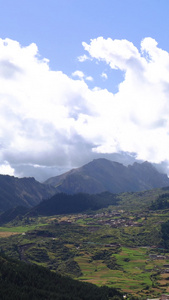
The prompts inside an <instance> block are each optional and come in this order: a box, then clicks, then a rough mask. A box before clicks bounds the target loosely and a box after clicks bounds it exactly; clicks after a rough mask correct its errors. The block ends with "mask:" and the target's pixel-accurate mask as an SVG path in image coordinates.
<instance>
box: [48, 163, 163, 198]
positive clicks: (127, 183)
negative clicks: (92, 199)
mask: <svg viewBox="0 0 169 300" xmlns="http://www.w3.org/2000/svg"><path fill="white" fill-rule="evenodd" d="M44 183H45V184H48V185H51V186H53V187H55V188H56V189H57V191H58V192H64V193H69V194H75V193H80V192H81V193H89V194H97V193H101V192H104V191H109V192H111V193H122V192H137V191H143V190H150V189H153V188H160V187H165V186H169V178H168V177H167V175H166V174H161V173H159V172H158V171H157V169H156V168H155V167H154V166H153V165H152V164H151V163H149V162H143V163H137V162H135V163H134V164H133V165H129V166H127V167H126V166H124V165H122V164H121V163H118V162H114V161H110V160H107V159H104V158H100V159H95V160H93V161H92V162H90V163H88V164H86V165H84V166H82V167H81V168H77V169H73V170H71V171H69V172H67V173H64V174H62V175H60V176H56V177H52V178H49V179H48V180H47V181H45V182H44Z"/></svg>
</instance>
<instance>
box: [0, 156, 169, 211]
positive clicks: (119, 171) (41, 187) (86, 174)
mask: <svg viewBox="0 0 169 300" xmlns="http://www.w3.org/2000/svg"><path fill="white" fill-rule="evenodd" d="M166 186H169V178H168V177H167V175H166V174H161V173H159V172H158V171H157V169H156V168H155V167H154V166H153V165H152V164H150V163H148V162H144V163H136V162H135V163H134V164H133V165H129V166H127V167H126V166H124V165H122V164H121V163H118V162H114V161H110V160H107V159H103V158H101V159H95V160H93V161H92V162H89V163H88V164H86V165H84V166H82V167H81V168H77V169H73V170H71V171H69V172H67V173H64V174H62V175H60V176H56V177H52V178H49V179H48V180H47V181H45V182H44V183H40V182H38V181H36V180H35V179H34V178H16V177H13V176H8V175H0V212H4V211H6V210H9V209H12V208H14V207H17V206H24V207H27V208H31V207H34V206H36V205H38V204H39V203H40V202H41V201H42V200H43V199H50V198H51V197H52V196H54V195H55V194H57V193H67V194H77V193H87V194H99V193H102V192H105V191H108V192H110V193H114V194H118V193H123V192H137V191H143V190H150V189H154V188H160V187H166Z"/></svg>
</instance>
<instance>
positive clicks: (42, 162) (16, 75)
mask: <svg viewBox="0 0 169 300" xmlns="http://www.w3.org/2000/svg"><path fill="white" fill-rule="evenodd" d="M83 47H84V50H85V51H87V52H88V55H86V54H85V55H84V56H83V58H84V59H81V60H80V59H79V61H85V59H86V58H88V57H89V58H90V60H91V62H90V63H92V64H94V62H97V63H99V61H104V62H105V63H107V64H108V65H109V66H110V67H111V68H112V69H119V70H121V71H122V72H124V74H125V76H124V80H123V81H122V82H121V83H120V85H119V90H118V92H117V93H115V94H113V93H111V92H109V91H108V90H106V89H101V88H99V87H98V88H94V89H90V88H89V87H88V85H87V84H86V82H85V81H84V80H83V79H85V80H86V81H87V80H92V79H93V78H92V77H90V76H88V77H87V76H85V75H84V73H83V72H82V71H75V72H74V73H72V76H73V77H75V76H76V77H78V78H79V79H80V80H77V78H74V79H73V78H70V77H68V76H67V75H66V74H64V73H63V72H61V71H53V70H51V69H50V68H49V64H48V62H49V61H48V60H47V59H41V57H40V55H39V53H38V48H37V46H36V45H35V44H31V45H29V46H27V47H22V46H21V45H20V44H19V43H18V42H16V41H13V40H10V39H5V40H2V39H0V172H1V173H3V174H4V172H6V173H10V174H14V175H16V176H35V177H36V178H37V179H39V180H43V179H46V178H47V177H50V176H53V175H57V174H58V173H61V170H62V171H64V170H68V169H70V168H72V167H78V166H80V165H82V164H83V163H86V162H87V161H90V160H91V159H92V158H96V157H100V156H102V157H108V158H111V157H112V158H113V154H114V153H124V152H127V153H135V158H137V159H141V160H148V161H150V162H155V163H161V162H165V164H167V165H169V155H168V149H169V118H168V115H169V100H168V99H169V53H168V52H166V51H164V50H162V49H160V48H159V47H158V44H157V42H156V41H155V40H154V39H152V38H145V39H144V40H143V41H141V47H140V49H137V48H136V47H135V46H134V45H133V44H132V43H131V42H129V41H127V40H112V39H110V38H109V39H104V38H103V37H99V38H97V39H94V40H91V41H90V43H89V44H87V43H83ZM84 63H85V62H84ZM103 74H104V72H103V73H102V75H103ZM104 76H105V75H104Z"/></svg>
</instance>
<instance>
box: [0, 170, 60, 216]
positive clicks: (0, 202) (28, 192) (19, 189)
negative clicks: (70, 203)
mask: <svg viewBox="0 0 169 300" xmlns="http://www.w3.org/2000/svg"><path fill="white" fill-rule="evenodd" d="M55 193H56V191H55V188H54V187H52V186H48V185H46V186H45V185H44V184H42V183H40V182H38V181H36V180H35V179H34V178H31V177H30V178H17V177H14V176H8V175H0V212H1V211H5V210H8V209H11V208H13V207H16V206H25V207H28V208H30V207H33V206H35V205H37V204H38V203H39V202H41V201H42V200H43V199H47V198H50V197H51V196H52V195H54V194H55Z"/></svg>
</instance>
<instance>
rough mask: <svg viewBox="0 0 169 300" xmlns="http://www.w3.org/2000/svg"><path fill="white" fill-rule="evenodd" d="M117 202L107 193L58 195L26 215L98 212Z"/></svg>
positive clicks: (114, 196) (114, 197)
mask: <svg viewBox="0 0 169 300" xmlns="http://www.w3.org/2000/svg"><path fill="white" fill-rule="evenodd" d="M118 201H119V200H118V199H117V197H116V195H115V194H111V193H109V192H104V193H101V194H95V195H89V194H82V193H79V194H74V195H70V194H64V193H59V194H55V195H54V196H53V197H51V198H50V199H48V200H44V201H41V202H40V203H39V204H38V205H37V206H34V207H33V208H32V209H31V210H30V211H29V212H28V213H27V214H26V215H27V216H30V217H31V216H37V215H41V216H42V215H44V216H52V215H61V214H72V213H82V212H85V211H93V210H98V209H100V208H103V207H108V206H109V205H117V203H118ZM0 217H1V216H0ZM0 220H1V218H0Z"/></svg>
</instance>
